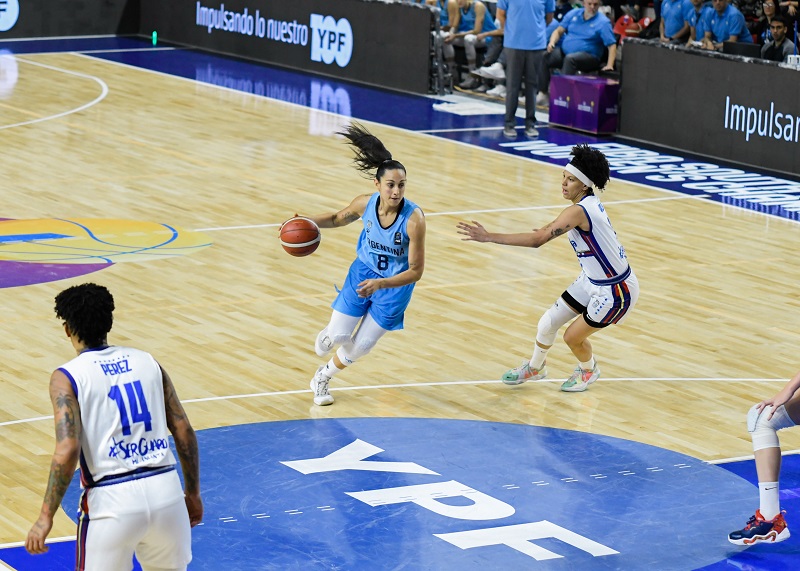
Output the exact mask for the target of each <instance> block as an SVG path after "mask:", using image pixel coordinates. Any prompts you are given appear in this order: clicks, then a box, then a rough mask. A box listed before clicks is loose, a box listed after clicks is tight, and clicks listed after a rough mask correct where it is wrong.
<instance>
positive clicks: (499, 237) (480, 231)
mask: <svg viewBox="0 0 800 571" xmlns="http://www.w3.org/2000/svg"><path fill="white" fill-rule="evenodd" d="M586 222H587V219H586V213H585V212H584V211H583V208H581V207H580V206H576V205H572V206H569V207H567V208H565V209H564V210H563V211H562V212H561V214H559V215H558V218H556V219H555V220H553V221H552V222H550V223H549V224H547V225H546V226H544V227H542V228H536V229H534V230H532V231H531V232H517V233H510V234H507V233H502V232H489V231H488V230H486V228H484V227H483V226H482V225H481V224H480V223H479V222H476V221H475V220H473V221H472V222H471V223H469V222H459V223H458V224H456V228H457V229H458V233H459V234H461V235H462V236H466V238H462V240H466V241H472V242H493V243H495V244H503V245H505V246H523V247H526V248H538V247H539V246H543V245H544V244H546V243H547V242H549V241H550V240H552V239H553V238H557V237H558V236H561V235H563V234H566V233H567V232H569V231H570V230H571V229H573V228H577V227H578V226H580V225H582V224H585V223H586Z"/></svg>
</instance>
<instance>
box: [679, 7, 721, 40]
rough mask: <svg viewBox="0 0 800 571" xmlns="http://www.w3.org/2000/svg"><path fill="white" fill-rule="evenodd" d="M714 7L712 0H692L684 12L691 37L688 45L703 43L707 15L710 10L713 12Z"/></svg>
mask: <svg viewBox="0 0 800 571" xmlns="http://www.w3.org/2000/svg"><path fill="white" fill-rule="evenodd" d="M713 10H714V8H713V7H712V6H711V2H707V1H706V0H690V2H689V5H688V7H687V9H686V12H685V13H684V16H683V17H684V19H685V20H686V23H687V24H689V38H688V43H687V45H689V46H691V45H695V44H696V45H698V46H699V45H701V44H702V42H703V38H705V37H706V30H705V24H704V22H705V17H706V14H707V13H708V12H712V11H713Z"/></svg>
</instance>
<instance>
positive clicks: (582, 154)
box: [570, 145, 611, 190]
mask: <svg viewBox="0 0 800 571" xmlns="http://www.w3.org/2000/svg"><path fill="white" fill-rule="evenodd" d="M570 154H571V155H572V160H571V161H570V163H572V164H573V165H575V166H576V167H577V168H578V170H580V171H581V172H582V173H583V174H585V175H586V176H587V177H589V180H591V181H592V182H593V183H594V186H595V187H597V189H598V190H603V189H604V188H605V187H606V183H607V182H608V179H609V178H611V173H610V172H609V168H608V160H607V159H606V156H605V155H604V154H603V153H601V152H600V151H598V150H597V149H594V148H592V147H590V146H589V145H575V146H574V147H572V152H571V153H570Z"/></svg>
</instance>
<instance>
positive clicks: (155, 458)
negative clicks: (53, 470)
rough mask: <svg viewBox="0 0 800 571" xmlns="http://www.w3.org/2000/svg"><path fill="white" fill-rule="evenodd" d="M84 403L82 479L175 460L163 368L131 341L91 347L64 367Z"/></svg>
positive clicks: (111, 477)
mask: <svg viewBox="0 0 800 571" xmlns="http://www.w3.org/2000/svg"><path fill="white" fill-rule="evenodd" d="M59 370H60V371H62V372H63V373H64V374H66V375H67V377H68V378H69V379H70V382H71V383H72V388H73V390H74V391H75V394H76V395H77V397H78V404H79V405H80V407H81V424H82V427H83V430H82V432H81V456H80V462H81V479H82V480H83V485H84V486H85V487H92V486H94V485H95V484H97V483H99V482H100V480H102V479H103V478H106V479H107V480H106V481H108V482H109V483H111V481H118V478H120V479H121V478H124V477H125V476H128V475H131V474H137V473H143V472H148V471H150V470H157V469H159V468H166V467H169V466H173V465H174V464H175V457H174V456H173V455H172V451H171V450H170V446H169V429H168V428H167V421H166V416H165V410H164V408H165V407H164V387H163V379H162V375H161V368H160V367H159V366H158V363H157V362H156V360H155V359H154V358H153V357H152V355H150V354H149V353H146V352H144V351H140V350H138V349H133V348H131V347H114V346H111V347H102V348H97V349H89V350H87V351H84V352H83V353H81V354H80V355H78V356H77V357H76V358H75V359H73V360H72V361H70V362H69V363H67V364H65V365H64V366H62V367H60V369H59Z"/></svg>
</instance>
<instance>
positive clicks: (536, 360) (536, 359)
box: [530, 345, 550, 371]
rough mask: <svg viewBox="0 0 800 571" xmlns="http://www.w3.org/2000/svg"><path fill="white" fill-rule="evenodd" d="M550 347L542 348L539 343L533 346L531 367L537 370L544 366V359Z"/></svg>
mask: <svg viewBox="0 0 800 571" xmlns="http://www.w3.org/2000/svg"><path fill="white" fill-rule="evenodd" d="M549 350H550V349H542V348H541V347H539V345H536V346H534V348H533V357H531V361H530V366H531V369H536V370H537V371H538V370H539V369H541V368H542V366H544V360H545V359H546V358H547V352H548V351H549Z"/></svg>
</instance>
